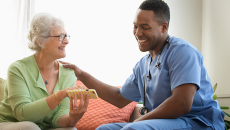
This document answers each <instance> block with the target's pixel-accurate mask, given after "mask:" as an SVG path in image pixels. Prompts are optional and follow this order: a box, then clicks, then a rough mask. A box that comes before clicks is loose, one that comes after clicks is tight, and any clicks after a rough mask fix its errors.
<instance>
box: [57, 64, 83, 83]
mask: <svg viewBox="0 0 230 130" xmlns="http://www.w3.org/2000/svg"><path fill="white" fill-rule="evenodd" d="M59 62H60V63H62V64H63V67H64V68H69V69H73V70H74V73H75V75H76V77H77V78H78V79H80V75H81V73H82V70H81V69H80V68H78V67H77V66H76V65H74V64H70V63H67V62H64V61H59Z"/></svg>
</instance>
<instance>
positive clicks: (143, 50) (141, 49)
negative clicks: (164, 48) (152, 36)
mask: <svg viewBox="0 0 230 130" xmlns="http://www.w3.org/2000/svg"><path fill="white" fill-rule="evenodd" d="M139 50H140V51H141V52H146V51H148V50H147V49H144V48H141V47H139Z"/></svg>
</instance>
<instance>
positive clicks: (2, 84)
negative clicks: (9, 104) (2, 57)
mask: <svg viewBox="0 0 230 130" xmlns="http://www.w3.org/2000/svg"><path fill="white" fill-rule="evenodd" d="M5 86H6V81H5V80H4V79H2V78H0V105H1V104H2V103H1V101H2V100H3V97H4V88H5Z"/></svg>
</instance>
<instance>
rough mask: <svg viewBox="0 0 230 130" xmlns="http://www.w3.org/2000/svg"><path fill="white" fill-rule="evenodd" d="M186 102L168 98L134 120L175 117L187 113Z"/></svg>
mask: <svg viewBox="0 0 230 130" xmlns="http://www.w3.org/2000/svg"><path fill="white" fill-rule="evenodd" d="M188 112H189V111H188V109H187V108H186V104H183V103H181V102H178V101H176V100H175V99H173V98H168V99H167V100H165V101H164V102H163V103H162V104H161V105H159V106H158V107H157V108H155V109H154V110H152V111H151V112H149V113H148V114H146V115H144V116H141V117H140V118H138V119H136V120H135V121H141V120H148V119H176V118H178V117H181V116H183V115H184V114H186V113H188Z"/></svg>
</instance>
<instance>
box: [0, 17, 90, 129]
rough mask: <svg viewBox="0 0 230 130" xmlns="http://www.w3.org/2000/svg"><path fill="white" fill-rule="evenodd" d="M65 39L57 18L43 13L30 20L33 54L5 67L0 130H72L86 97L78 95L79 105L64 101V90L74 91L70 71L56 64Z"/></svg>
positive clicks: (60, 22)
mask: <svg viewBox="0 0 230 130" xmlns="http://www.w3.org/2000/svg"><path fill="white" fill-rule="evenodd" d="M69 38H70V36H69V35H68V34H67V33H66V31H65V29H64V24H63V22H62V21H61V20H60V19H58V18H56V17H54V16H52V15H50V14H47V13H38V14H36V15H35V16H34V17H33V19H32V21H31V24H30V30H29V34H28V39H29V41H30V42H29V44H28V45H29V48H30V49H32V50H34V51H35V54H33V55H31V56H29V57H26V58H24V59H22V60H18V61H16V62H14V63H12V64H11V65H10V67H9V68H8V73H7V85H6V88H5V93H4V95H5V99H4V100H3V102H2V105H0V130H41V129H44V130H49V129H55V130H56V129H58V130H76V128H75V127H74V126H76V124H77V122H78V121H79V120H80V119H81V118H82V116H83V114H84V113H85V112H86V110H87V106H88V103H89V96H86V98H85V99H83V95H81V99H80V104H79V106H77V97H76V96H75V97H74V99H72V98H71V97H69V98H66V97H68V96H67V94H66V90H70V89H77V88H78V87H76V86H75V84H76V80H77V78H76V76H75V74H74V71H72V70H70V69H65V68H63V67H62V64H61V63H59V62H58V61H57V59H60V58H64V57H65V56H66V52H65V48H66V46H67V45H68V43H69ZM73 86H75V87H73Z"/></svg>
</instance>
